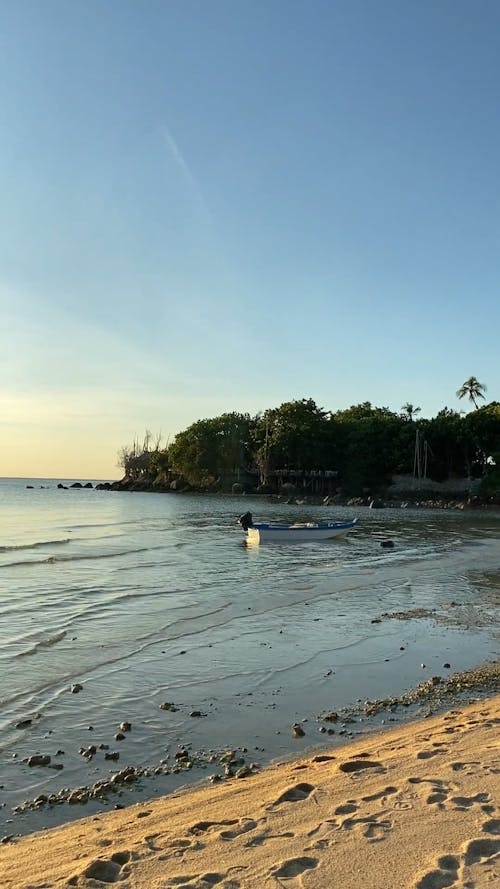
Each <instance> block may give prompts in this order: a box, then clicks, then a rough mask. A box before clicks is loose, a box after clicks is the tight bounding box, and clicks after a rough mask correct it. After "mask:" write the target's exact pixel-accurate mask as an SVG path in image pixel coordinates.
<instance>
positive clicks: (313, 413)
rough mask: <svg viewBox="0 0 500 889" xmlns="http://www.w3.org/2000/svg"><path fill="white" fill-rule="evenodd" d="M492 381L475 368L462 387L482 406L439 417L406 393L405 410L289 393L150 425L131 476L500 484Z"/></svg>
mask: <svg viewBox="0 0 500 889" xmlns="http://www.w3.org/2000/svg"><path fill="white" fill-rule="evenodd" d="M485 391H486V386H484V384H481V383H479V382H478V381H477V379H476V378H475V377H470V378H469V379H468V380H467V381H466V382H465V383H464V384H463V386H461V387H460V389H459V390H458V391H457V396H458V397H459V398H468V399H470V401H471V403H472V404H473V405H474V408H475V409H474V410H472V411H470V412H469V413H467V414H463V413H461V412H458V411H456V410H453V409H450V408H448V407H444V408H443V409H442V410H441V411H439V413H438V414H437V416H435V417H434V418H432V419H424V418H420V417H418V415H419V413H420V408H419V407H417V406H414V405H413V404H412V403H410V402H407V403H406V404H404V405H403V406H402V408H401V411H400V412H394V411H391V410H389V408H387V407H376V406H373V405H372V404H371V403H370V402H369V401H365V402H363V403H361V404H357V405H352V406H351V407H349V408H347V409H345V410H338V411H335V412H332V411H329V410H325V409H324V408H322V407H319V406H318V405H317V404H316V403H315V401H314V400H313V399H312V398H302V399H297V400H292V401H287V402H284V403H283V404H281V405H280V406H279V407H274V408H268V409H267V410H265V411H263V412H261V413H258V414H256V415H255V416H251V415H250V414H248V413H237V412H232V413H224V414H222V415H221V416H218V417H213V418H210V419H203V420H197V421H196V422H195V423H192V424H191V425H190V426H188V428H187V429H184V430H183V431H182V432H179V433H178V434H177V435H176V436H175V439H174V440H173V441H172V442H171V443H168V444H167V445H165V446H162V444H161V439H160V437H159V436H158V437H157V438H156V439H155V440H153V436H152V435H151V433H149V432H147V433H146V435H145V437H144V440H143V441H142V442H139V441H137V440H136V441H135V442H134V443H133V445H132V446H131V447H124V448H122V449H121V452H120V459H119V464H120V466H122V467H123V469H124V471H125V474H126V476H127V477H129V478H131V479H143V480H147V481H150V482H151V483H152V482H154V481H155V480H158V479H159V480H161V479H163V480H164V481H170V480H172V479H176V480H178V481H179V482H180V484H184V485H188V486H190V487H192V488H195V489H214V488H216V489H220V490H230V489H231V486H232V485H234V484H235V483H240V484H241V485H242V486H243V487H244V488H245V487H246V488H251V489H252V488H253V489H257V490H272V488H273V486H274V485H275V483H276V476H277V473H284V474H286V473H296V474H297V475H300V474H301V473H311V472H313V473H332V474H335V477H336V478H337V479H338V486H339V488H341V489H342V492H343V493H346V494H350V495H359V494H361V493H362V492H363V491H366V490H370V491H373V492H376V491H380V490H382V489H383V488H384V487H385V486H386V485H387V484H390V482H391V479H392V477H393V476H394V475H403V474H413V475H414V476H416V477H418V478H423V477H426V478H429V479H432V480H434V481H438V482H439V481H445V480H447V479H450V478H481V479H482V480H483V481H482V487H483V492H484V493H485V494H486V495H488V494H489V493H490V492H494V491H496V490H500V403H499V402H496V401H492V402H490V403H488V404H486V403H485V404H484V405H483V406H480V405H479V400H480V399H483V400H485V396H484V392H485Z"/></svg>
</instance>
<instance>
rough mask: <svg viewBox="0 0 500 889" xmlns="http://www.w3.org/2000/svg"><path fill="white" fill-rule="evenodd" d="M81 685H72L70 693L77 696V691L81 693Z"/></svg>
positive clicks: (76, 683)
mask: <svg viewBox="0 0 500 889" xmlns="http://www.w3.org/2000/svg"><path fill="white" fill-rule="evenodd" d="M82 689H83V685H80V683H79V682H75V684H74V685H72V686H71V693H72V694H74V695H77V694H78V692H79V691H82Z"/></svg>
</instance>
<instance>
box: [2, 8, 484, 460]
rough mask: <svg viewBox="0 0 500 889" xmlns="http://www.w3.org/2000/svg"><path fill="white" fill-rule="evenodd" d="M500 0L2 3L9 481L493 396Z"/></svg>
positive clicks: (5, 453)
mask: <svg viewBox="0 0 500 889" xmlns="http://www.w3.org/2000/svg"><path fill="white" fill-rule="evenodd" d="M499 38H500V5H499V4H498V3H497V2H493V0H491V2H489V0H486V2H478V3H473V2H472V0H471V2H464V0H433V2H428V0H423V2H418V3H417V2H406V0H377V2H375V0H370V2H369V0H365V2H359V0H358V2H357V0H349V2H347V0H346V2H335V0H330V2H323V0H312V2H306V0H252V2H250V0H163V2H158V0H145V2H139V0H136V2H130V0H99V2H97V0H72V2H67V0H43V2H39V0H4V2H3V3H2V4H1V6H0V66H1V76H0V109H1V110H0V114H1V126H0V160H1V163H0V194H1V196H2V199H1V201H0V305H1V307H2V316H1V317H2V325H1V329H0V366H1V373H2V384H3V385H2V388H1V390H0V431H1V434H0V476H1V475H52V476H68V477H84V478H92V477H95V478H106V477H118V476H119V474H120V472H119V470H118V469H117V467H116V454H117V451H118V449H119V448H120V447H121V446H122V445H125V444H127V443H130V442H131V441H132V439H133V438H134V436H135V435H138V436H139V437H142V435H143V433H144V430H145V429H146V428H148V429H150V430H152V431H153V432H154V433H160V432H161V433H163V436H164V438H165V439H168V438H170V440H171V439H172V438H173V437H174V435H175V434H176V432H178V431H180V430H181V429H183V428H185V427H186V426H188V425H189V424H190V423H192V422H194V421H195V420H197V419H201V418H203V417H213V416H217V415H219V414H221V413H224V412H226V411H233V410H235V411H248V412H250V413H251V414H254V413H257V412H258V411H262V410H265V409H266V408H268V407H275V406H277V405H279V404H281V403H282V402H283V401H288V400H291V399H294V398H313V399H314V400H315V401H316V403H317V404H318V405H319V406H321V407H324V408H325V409H327V410H333V411H335V410H338V409H341V408H345V407H348V406H349V405H351V404H357V403H359V402H361V401H366V400H369V401H371V402H372V403H374V404H376V405H379V406H382V405H384V406H387V407H390V408H391V409H393V410H399V409H400V408H401V406H402V405H403V404H404V403H405V402H407V401H410V402H412V403H413V404H416V405H419V406H420V407H421V408H422V415H423V416H429V417H430V416H434V415H435V414H436V413H437V411H438V410H440V409H441V408H442V407H444V406H445V405H447V406H448V407H453V408H456V409H460V408H466V407H467V406H466V405H465V404H464V403H463V402H459V401H458V400H457V398H456V395H455V393H456V390H457V389H458V388H459V386H460V385H461V384H462V382H463V381H464V380H465V379H467V378H468V377H469V376H470V375H474V376H476V377H477V378H478V379H479V380H480V381H481V382H483V383H486V385H487V386H488V392H487V397H488V400H493V399H497V400H498V399H500V393H499V391H498V383H499V380H500V373H499V363H500V359H499V351H500V350H499V346H498V344H499V338H500V337H499V331H500V299H499V296H498V291H499V287H498V285H499V256H500V251H499V247H500V243H499V242H500V207H499V204H500V186H499V175H498V164H499V160H498V159H499V157H500V117H499V114H498V92H499V87H500V55H499V53H498V41H499Z"/></svg>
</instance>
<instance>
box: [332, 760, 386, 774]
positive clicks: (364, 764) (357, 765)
mask: <svg viewBox="0 0 500 889" xmlns="http://www.w3.org/2000/svg"><path fill="white" fill-rule="evenodd" d="M339 769H340V771H341V772H348V773H350V772H361V771H362V770H363V769H377V770H378V771H379V772H385V771H386V769H385V768H384V766H383V765H382V764H381V763H380V762H375V761H373V760H371V759H359V758H358V759H349V760H347V762H341V763H340V765H339Z"/></svg>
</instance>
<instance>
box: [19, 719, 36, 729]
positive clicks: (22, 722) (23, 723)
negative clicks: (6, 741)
mask: <svg viewBox="0 0 500 889" xmlns="http://www.w3.org/2000/svg"><path fill="white" fill-rule="evenodd" d="M32 722H33V720H32V719H21V720H20V722H16V728H27V727H28V726H29V725H31V724H32Z"/></svg>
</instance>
